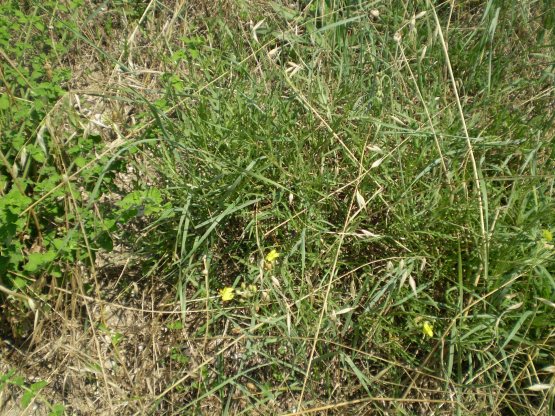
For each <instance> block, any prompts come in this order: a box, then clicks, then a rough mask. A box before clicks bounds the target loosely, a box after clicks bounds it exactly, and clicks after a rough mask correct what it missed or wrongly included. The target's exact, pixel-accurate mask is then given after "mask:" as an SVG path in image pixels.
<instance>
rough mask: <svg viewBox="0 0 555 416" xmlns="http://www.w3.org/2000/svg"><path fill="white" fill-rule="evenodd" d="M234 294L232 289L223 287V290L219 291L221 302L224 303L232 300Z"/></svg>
mask: <svg viewBox="0 0 555 416" xmlns="http://www.w3.org/2000/svg"><path fill="white" fill-rule="evenodd" d="M234 292H235V289H233V288H232V287H224V288H223V289H220V292H219V293H220V297H221V298H222V300H223V301H224V302H227V301H228V300H231V299H233V296H235V295H234Z"/></svg>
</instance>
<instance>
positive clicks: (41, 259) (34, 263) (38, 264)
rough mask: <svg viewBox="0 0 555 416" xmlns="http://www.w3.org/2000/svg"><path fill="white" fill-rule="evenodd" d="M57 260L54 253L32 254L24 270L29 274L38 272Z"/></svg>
mask: <svg viewBox="0 0 555 416" xmlns="http://www.w3.org/2000/svg"><path fill="white" fill-rule="evenodd" d="M55 258H56V253H55V252H54V251H47V252H46V253H31V254H29V256H28V257H27V264H26V265H25V267H24V270H26V271H28V272H36V271H37V270H39V269H40V268H42V267H44V266H46V265H47V264H49V263H51V262H52V260H54V259H55Z"/></svg>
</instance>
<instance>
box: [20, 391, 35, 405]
mask: <svg viewBox="0 0 555 416" xmlns="http://www.w3.org/2000/svg"><path fill="white" fill-rule="evenodd" d="M34 397H35V392H34V391H32V390H27V391H26V392H25V393H23V396H21V401H20V402H19V405H20V406H21V407H22V408H23V409H26V408H27V407H28V406H29V404H31V400H33V398H34Z"/></svg>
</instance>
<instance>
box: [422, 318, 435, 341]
mask: <svg viewBox="0 0 555 416" xmlns="http://www.w3.org/2000/svg"><path fill="white" fill-rule="evenodd" d="M422 333H423V334H424V335H425V336H427V337H429V338H432V337H433V336H434V327H433V325H432V324H430V323H429V322H428V321H424V323H423V324H422Z"/></svg>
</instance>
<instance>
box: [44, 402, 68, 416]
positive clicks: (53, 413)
mask: <svg viewBox="0 0 555 416" xmlns="http://www.w3.org/2000/svg"><path fill="white" fill-rule="evenodd" d="M65 410H66V408H65V407H64V405H63V404H61V403H56V404H54V405H52V407H51V410H50V412H49V413H48V416H63V414H64V412H65Z"/></svg>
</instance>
